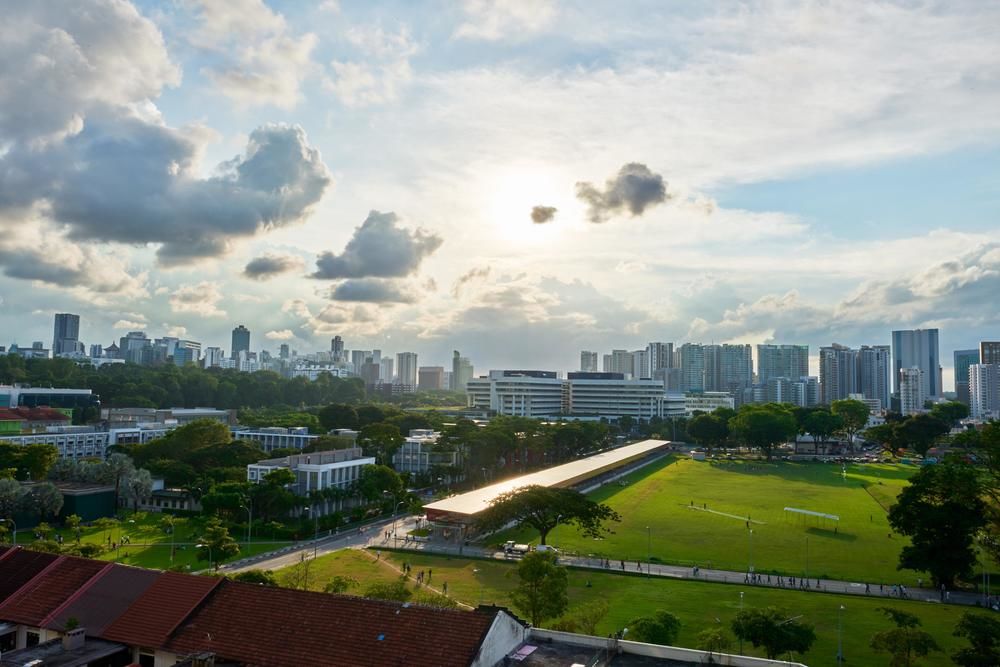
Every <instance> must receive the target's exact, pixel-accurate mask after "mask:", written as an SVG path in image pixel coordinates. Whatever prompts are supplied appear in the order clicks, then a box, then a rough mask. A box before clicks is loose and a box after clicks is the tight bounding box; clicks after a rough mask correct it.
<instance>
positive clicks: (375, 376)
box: [358, 357, 382, 388]
mask: <svg viewBox="0 0 1000 667" xmlns="http://www.w3.org/2000/svg"><path fill="white" fill-rule="evenodd" d="M381 374H382V365H381V364H379V363H376V362H375V358H374V357H367V358H366V359H365V363H363V364H361V372H360V373H359V374H358V375H360V376H361V380H362V381H363V382H364V383H365V386H366V387H369V388H371V387H377V386H378V385H379V382H380V381H381Z"/></svg>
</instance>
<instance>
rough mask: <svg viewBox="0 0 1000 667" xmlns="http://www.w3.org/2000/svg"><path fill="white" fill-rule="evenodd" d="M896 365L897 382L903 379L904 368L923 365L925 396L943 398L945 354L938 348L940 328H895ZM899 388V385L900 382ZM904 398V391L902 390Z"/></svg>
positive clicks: (922, 379) (894, 368) (893, 359)
mask: <svg viewBox="0 0 1000 667" xmlns="http://www.w3.org/2000/svg"><path fill="white" fill-rule="evenodd" d="M892 368H893V375H894V376H895V378H896V382H902V378H903V376H902V375H901V371H903V370H904V369H907V368H918V369H920V372H921V376H920V378H921V379H920V381H921V382H922V383H923V386H922V387H921V392H922V394H923V397H924V400H927V399H932V400H933V399H935V398H939V397H940V396H941V395H942V393H943V392H942V391H941V358H940V354H939V351H938V330H937V329H903V330H899V331H893V332H892ZM897 389H899V387H898V385H897ZM900 400H902V393H900Z"/></svg>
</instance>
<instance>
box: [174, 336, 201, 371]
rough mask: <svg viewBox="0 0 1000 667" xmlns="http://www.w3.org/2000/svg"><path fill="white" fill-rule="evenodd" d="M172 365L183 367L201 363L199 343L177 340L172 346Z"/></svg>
mask: <svg viewBox="0 0 1000 667" xmlns="http://www.w3.org/2000/svg"><path fill="white" fill-rule="evenodd" d="M173 357H174V364H175V365H177V366H184V365H186V364H197V363H198V362H199V361H201V343H198V342H196V341H193V340H179V341H177V344H176V345H174V353H173Z"/></svg>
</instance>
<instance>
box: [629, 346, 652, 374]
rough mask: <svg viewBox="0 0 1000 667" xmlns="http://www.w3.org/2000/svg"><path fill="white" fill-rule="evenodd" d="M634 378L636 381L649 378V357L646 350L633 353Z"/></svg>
mask: <svg viewBox="0 0 1000 667" xmlns="http://www.w3.org/2000/svg"><path fill="white" fill-rule="evenodd" d="M632 377H633V378H635V379H636V380H638V379H640V378H647V379H648V378H649V377H650V373H649V355H648V354H647V353H646V350H634V351H633V352H632Z"/></svg>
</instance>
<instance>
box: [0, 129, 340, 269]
mask: <svg viewBox="0 0 1000 667" xmlns="http://www.w3.org/2000/svg"><path fill="white" fill-rule="evenodd" d="M207 138H208V135H207V133H206V132H205V131H204V129H201V128H186V129H181V130H178V129H173V128H170V127H167V126H164V125H161V124H158V123H155V122H150V121H149V120H148V119H146V118H143V117H141V116H138V115H136V114H134V113H126V114H125V115H124V116H120V115H118V112H109V113H108V114H107V115H95V116H93V117H90V118H88V120H87V125H86V127H85V128H84V129H83V130H82V131H81V132H80V133H79V134H76V135H74V136H72V137H69V138H68V139H66V140H65V141H64V142H62V143H61V144H59V145H53V146H50V147H48V148H46V149H44V150H31V149H29V148H27V147H25V146H23V145H20V144H15V145H14V147H13V148H11V149H10V150H9V151H8V152H7V153H6V154H5V155H2V156H0V214H2V213H3V210H4V204H5V203H6V204H7V206H8V208H7V210H8V211H9V214H10V215H12V216H14V215H17V212H18V211H19V210H23V209H24V207H26V206H30V205H36V203H37V204H40V203H41V202H44V203H45V211H46V215H47V216H49V217H50V218H51V219H53V220H57V221H58V222H59V223H60V224H61V225H65V227H66V230H67V235H68V237H69V238H70V239H72V240H76V241H113V242H120V243H129V244H143V243H159V244H160V248H159V251H158V259H159V261H160V263H161V264H163V265H167V266H170V265H177V264H183V263H187V262H190V261H193V260H197V259H200V258H205V257H215V256H219V255H221V254H223V253H225V252H226V251H227V249H228V247H229V242H230V240H231V239H234V238H239V237H249V236H253V235H255V234H257V233H259V232H261V231H264V230H268V229H272V228H275V227H283V226H287V225H291V224H295V223H298V222H301V221H302V220H304V219H305V218H306V217H307V216H308V215H309V214H310V212H311V210H312V207H313V206H314V205H315V204H316V203H317V202H318V201H319V200H320V198H321V197H322V196H323V194H324V192H325V191H326V189H327V188H328V187H329V185H330V183H331V178H330V174H329V172H328V171H327V168H326V165H325V164H323V161H322V158H321V157H320V154H319V151H318V150H316V149H315V148H313V147H312V146H310V145H309V143H308V140H307V139H306V136H305V132H304V131H303V130H302V128H301V127H299V126H295V125H279V124H273V125H265V126H262V127H259V128H257V129H256V130H254V131H253V132H252V133H251V135H250V137H249V140H248V142H247V147H246V150H245V152H244V153H243V155H240V156H237V157H235V158H233V159H232V160H229V161H228V162H224V163H223V164H221V165H220V166H219V168H218V169H217V172H216V174H215V175H213V176H210V177H208V178H199V177H198V175H197V172H198V162H199V160H200V156H201V153H202V151H203V150H204V147H205V143H206V140H207Z"/></svg>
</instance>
